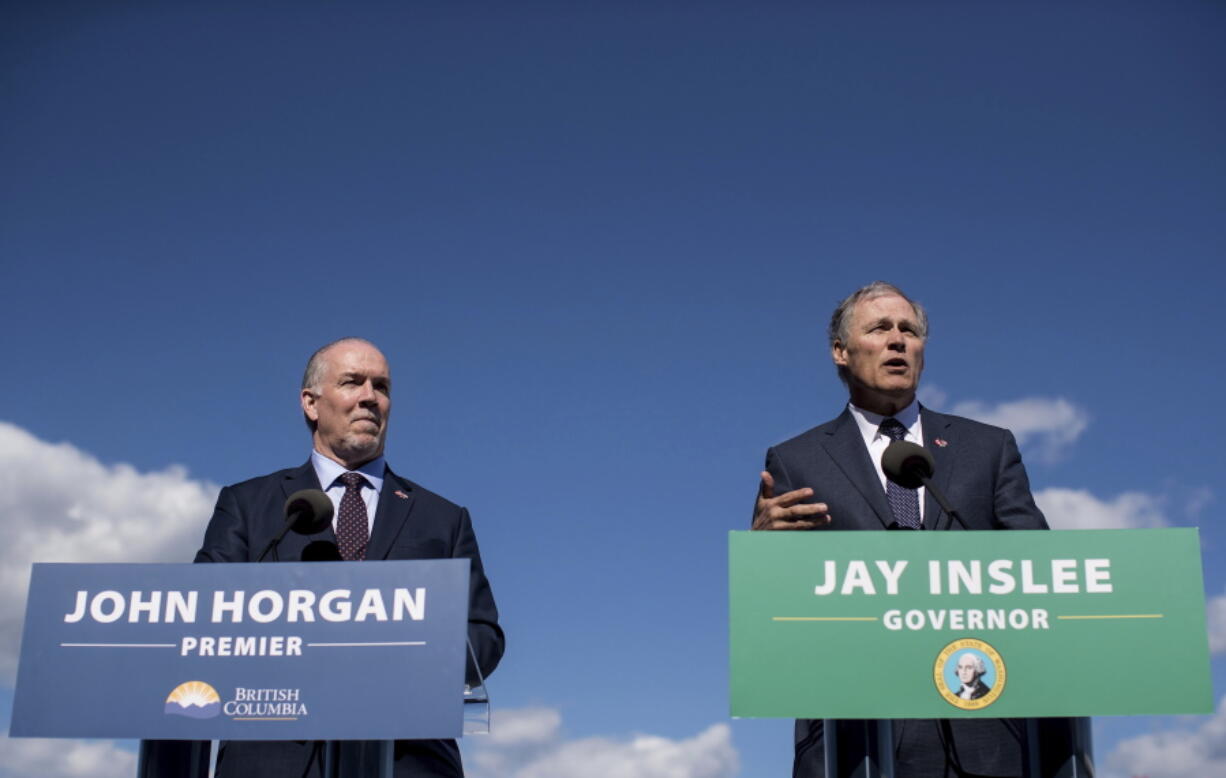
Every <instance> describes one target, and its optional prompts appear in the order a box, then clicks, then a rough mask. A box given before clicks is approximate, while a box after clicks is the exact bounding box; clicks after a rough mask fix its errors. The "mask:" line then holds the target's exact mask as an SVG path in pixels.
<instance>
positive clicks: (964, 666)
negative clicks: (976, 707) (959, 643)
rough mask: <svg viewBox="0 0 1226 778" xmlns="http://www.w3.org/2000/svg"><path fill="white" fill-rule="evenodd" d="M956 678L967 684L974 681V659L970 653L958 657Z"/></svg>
mask: <svg viewBox="0 0 1226 778" xmlns="http://www.w3.org/2000/svg"><path fill="white" fill-rule="evenodd" d="M958 680H959V681H961V682H962V683H967V684H969V683H974V682H975V659H974V657H972V656H971V655H970V654H963V655H962V657H961V658H960V659H958Z"/></svg>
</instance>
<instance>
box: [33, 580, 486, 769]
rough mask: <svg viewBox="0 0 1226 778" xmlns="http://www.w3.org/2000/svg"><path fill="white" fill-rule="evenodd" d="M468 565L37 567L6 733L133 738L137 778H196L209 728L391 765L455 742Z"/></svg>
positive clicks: (334, 764)
mask: <svg viewBox="0 0 1226 778" xmlns="http://www.w3.org/2000/svg"><path fill="white" fill-rule="evenodd" d="M469 565H470V563H469V561H468V560H465V559H459V560H452V559H445V560H416V561H377V562H371V561H367V562H363V563H362V564H354V563H347V562H310V563H281V564H275V565H269V564H228V565H191V564H167V565H89V564H79V565H68V564H36V565H34V568H33V571H32V573H31V583H30V594H29V599H28V604H27V611H26V621H25V631H24V633H23V636H22V651H21V661H20V664H19V668H18V677H17V687H16V692H15V698H14V703H13V717H12V723H11V725H10V735H11V736H13V737H72V738H138V739H142V740H143V741H146V743H145V744H144V745H142V752H141V760H140V775H142V776H155V775H176V776H180V775H193V774H195V775H200V776H205V775H207V774H208V763H209V758H210V754H209V741H212V740H297V741H320V745H319V746H318V747H319V749H320V752H319V754H318V757H319V759H320V760H321V761H320V763H321V764H322V765H323V766H324V769H325V774H326V775H327V776H329V777H330V778H332V777H344V778H348V776H358V775H361V776H370V775H380V774H387V775H390V774H391V773H390V770H391V764H392V741H394V740H399V739H449V738H457V737H460V736H462V735H463V734H464V732H465V720H466V714H465V710H464V709H465V708H466V707H469V708H473V707H481V706H482V704H486V705H487V704H488V698H487V697H485V694H484V684H483V683H482V684H480V685H478V687H477V688H476V689H468V688H467V687H466V686H465V660H466V658H468V657H469V656H471V650H470V649H469V648H468V644H467V618H468V576H469ZM475 664H476V663H475V659H474V665H475ZM470 718H475V717H471V716H470ZM486 721H487V728H488V718H487V719H486ZM469 731H472V730H471V729H470V730H469Z"/></svg>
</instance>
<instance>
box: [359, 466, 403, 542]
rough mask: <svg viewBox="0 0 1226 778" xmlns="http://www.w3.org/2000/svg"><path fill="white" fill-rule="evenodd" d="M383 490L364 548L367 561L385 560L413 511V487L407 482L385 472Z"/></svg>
mask: <svg viewBox="0 0 1226 778" xmlns="http://www.w3.org/2000/svg"><path fill="white" fill-rule="evenodd" d="M385 472H386V476H385V477H384V479H383V489H382V490H381V491H380V492H379V507H378V508H377V509H376V510H375V527H374V530H373V532H371V536H370V545H368V546H367V547H366V558H367V559H386V558H387V555H388V552H390V551H391V550H392V542H393V541H394V540H396V537H397V536H399V535H400V533H401V531H402V530H403V529H404V525H405V522H406V521H408V518H409V512H410V511H412V510H413V502H414V497H413V487H412V485H411V484H409V482H407V481H405V480H403V479H402V478H400V476H398V475H396V474H395V473H393V472H392V470H391V468H388V469H387V470H386V471H385Z"/></svg>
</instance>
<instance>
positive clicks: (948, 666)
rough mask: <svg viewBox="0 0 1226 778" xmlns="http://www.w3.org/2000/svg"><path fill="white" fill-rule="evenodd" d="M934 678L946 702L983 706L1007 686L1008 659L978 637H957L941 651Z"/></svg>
mask: <svg viewBox="0 0 1226 778" xmlns="http://www.w3.org/2000/svg"><path fill="white" fill-rule="evenodd" d="M932 680H933V682H934V683H935V684H936V687H937V691H938V692H940V694H941V697H942V698H944V700H945V701H946V702H948V703H949V704H950V705H953V706H954V707H957V708H961V709H962V710H982V709H983V708H986V707H988V706H989V705H991V704H992V703H994V702H996V700H997V699H998V698H999V697H1000V695H1001V693H1002V692H1004V690H1005V681H1006V680H1008V673H1007V672H1006V670H1005V660H1004V659H1003V658H1002V657H1001V655H1000V653H999V652H998V651H997V650H996V649H995V648H992V646H990V645H989V644H987V643H985V642H984V641H982V640H977V639H976V638H962V639H961V640H955V641H954V642H952V643H950V644H949V645H947V646H945V648H943V649H941V653H939V654H937V658H936V662H934V663H933V666H932Z"/></svg>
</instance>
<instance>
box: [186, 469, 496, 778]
mask: <svg viewBox="0 0 1226 778" xmlns="http://www.w3.org/2000/svg"><path fill="white" fill-rule="evenodd" d="M318 488H320V484H319V479H318V478H317V477H316V475H315V468H314V467H312V466H311V463H310V462H309V461H308V462H307V463H306V464H305V465H303V466H302V467H298V468H294V469H291V470H282V471H280V472H277V473H273V474H271V475H266V476H263V477H260V478H253V479H251V480H250V481H244V482H242V483H240V484H235V485H234V486H227V487H225V488H224V489H222V490H221V494H220V495H218V497H217V507H216V508H214V509H213V518H212V519H210V520H209V525H208V529H207V530H205V533H204V545H203V546H202V547H201V549H200V551H198V552H197V553H196V561H197V562H254V561H256V558H257V557H258V556H259V554H260V552H261V551H263V550H264V547H265V546H267V545H268V542H269V541H270V540H272V538H274V537H275V536H276V535H277V533H278V532H280V531H281V528H282V526H284V520H283V513H282V511H283V507H284V505H285V499H286V498H287V497H289V495H291V494H293V493H294V492H296V491H298V490H299V489H318ZM401 495H403V496H401ZM315 541H329V542H332V543H335V542H336V536H335V534H334V533H333V531H332V528H331V527H328V528H327V529H325V530H324V531H323V532H320V533H318V534H317V535H311V536H303V535H298V534H297V533H294V532H291V533H289V534H287V535H286V536H285V538H284V539H283V540H282V541H281V543H280V545H279V546H278V548H277V558H278V559H280V560H284V561H294V562H296V561H299V560H300V559H302V554H303V550H304V549H305V548H306V547H307V545H308V544H310V543H312V542H315ZM366 558H367V559H440V558H442V559H470V560H472V572H471V574H470V577H469V592H468V607H469V610H468V639H469V641H470V642H471V643H472V647H473V652H474V653H475V654H476V656H477V661H478V662H479V663H480V665H481V672H482V673H483V674H484V675H485V676H487V677H488V676H489V674H490V673H492V672H493V671H494V668H495V667H497V666H498V660H499V659H501V658H502V652H503V647H504V637H503V633H502V629H501V628H500V627H499V626H498V609H497V607H495V605H494V595H493V593H492V592H491V591H490V584H489V581H487V580H486V578H485V570H484V568H483V567H482V565H481V553H480V551H479V550H478V548H477V538H476V535H474V534H473V528H472V522H471V521H470V520H469V517H468V511H467V510H466V509H465V508H461V507H460V506H458V505H455V504H454V503H451V502H449V501H447V500H445V499H443V498H442V497H440V496H438V495H437V494H434V493H433V492H431V491H428V490H426V489H423V488H422V487H420V486H418V485H417V484H415V483H413V482H412V481H409V480H408V479H406V478H401V477H400V476H398V475H396V474H395V473H393V472H392V471H391V469H390V468H389V469H388V470H387V471H386V475H385V478H384V481H383V489H382V490H381V491H380V493H379V505H378V508H377V510H376V511H375V521H374V528H373V530H372V531H371V536H370V544H369V545H368V546H367V549H366ZM265 561H272V560H271V557H265ZM466 676H467V678H468V682H469V683H476V680H477V676H476V673H475V672H474V668H473V666H472V661H471V659H470V661H469V663H468V668H467V672H466ZM459 693H460V690H459V689H456V694H459ZM312 759H315V763H314V764H312ZM395 759H396V770H395V774H396V776H397V778H424V777H426V776H430V777H433V776H438V777H439V778H455V777H456V776H463V774H464V772H463V769H462V768H461V766H460V751H459V748H458V747H457V746H456V743H455V741H454V740H401V741H397V742H396V746H395ZM217 760H218V761H217V776H218V778H239V777H244V778H245V777H246V776H250V777H251V778H281V777H282V776H284V777H285V778H290V776H292V777H293V778H299V776H303V775H319V766H318V754H317V753H316V749H315V744H313V743H309V742H294V741H280V742H271V741H270V742H261V741H237V740H236V741H230V742H228V743H223V744H222V746H221V749H220V751H219V752H218V758H217Z"/></svg>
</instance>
